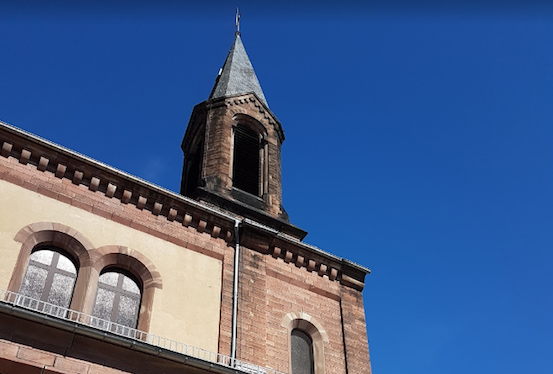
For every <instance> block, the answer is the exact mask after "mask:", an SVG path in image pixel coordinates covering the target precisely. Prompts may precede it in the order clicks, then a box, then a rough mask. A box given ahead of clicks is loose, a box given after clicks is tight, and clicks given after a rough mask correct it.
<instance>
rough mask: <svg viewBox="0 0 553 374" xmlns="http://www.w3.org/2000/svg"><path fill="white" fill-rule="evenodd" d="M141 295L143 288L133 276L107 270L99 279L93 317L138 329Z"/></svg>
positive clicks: (114, 269)
mask: <svg viewBox="0 0 553 374" xmlns="http://www.w3.org/2000/svg"><path fill="white" fill-rule="evenodd" d="M141 295H142V286H141V285H139V282H137V281H136V280H135V279H134V277H133V276H132V275H131V274H129V273H128V272H125V271H122V270H121V269H118V268H107V269H105V270H104V271H102V273H101V274H100V276H99V278H98V290H97V291H96V299H95V301H94V308H93V309H92V315H93V316H94V317H98V318H100V319H102V320H105V321H110V322H115V323H117V324H118V325H122V326H126V327H130V328H136V325H137V321H138V312H139V310H140V301H141ZM104 327H107V326H104Z"/></svg>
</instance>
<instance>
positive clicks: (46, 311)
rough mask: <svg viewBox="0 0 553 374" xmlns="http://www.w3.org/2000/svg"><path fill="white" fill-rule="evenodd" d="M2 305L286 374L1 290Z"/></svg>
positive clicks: (253, 371) (255, 373)
mask: <svg viewBox="0 0 553 374" xmlns="http://www.w3.org/2000/svg"><path fill="white" fill-rule="evenodd" d="M0 302H2V303H4V304H9V305H13V306H15V307H18V308H22V309H27V310H31V311H33V312H36V313H39V314H42V315H47V316H50V317H55V318H58V319H60V320H64V321H69V322H73V323H77V324H80V325H83V326H88V327H92V328H94V329H97V330H100V331H105V332H110V333H112V334H115V335H118V336H122V337H125V338H128V339H132V340H136V341H139V342H141V343H145V344H149V345H152V346H155V347H159V348H163V349H166V350H169V351H172V352H176V353H180V354H183V355H186V356H190V357H194V358H197V359H200V360H204V361H208V362H210V363H217V364H220V365H223V366H226V367H230V368H233V369H237V370H240V371H242V372H245V373H248V374H285V373H282V372H280V371H278V370H275V369H272V368H267V367H261V366H258V365H254V364H251V363H248V362H245V361H241V360H237V359H234V360H233V359H232V358H231V357H230V356H227V355H224V354H221V353H216V352H211V351H208V350H205V349H202V348H197V347H194V346H191V345H188V344H185V343H181V342H177V341H175V340H171V339H167V338H163V337H161V336H157V335H154V334H150V333H147V332H145V331H141V330H137V329H133V328H131V327H127V326H123V325H120V324H117V323H115V322H111V321H108V320H105V319H101V318H98V317H94V316H92V315H89V314H85V313H82V312H77V311H76V310H72V309H69V308H64V307H61V306H57V305H54V304H50V303H47V302H45V301H41V300H38V299H35V298H32V297H29V296H25V295H22V294H19V293H16V292H11V291H6V290H0Z"/></svg>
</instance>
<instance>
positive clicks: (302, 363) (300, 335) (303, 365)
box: [290, 328, 315, 374]
mask: <svg viewBox="0 0 553 374" xmlns="http://www.w3.org/2000/svg"><path fill="white" fill-rule="evenodd" d="M294 343H296V344H294ZM298 344H299V345H300V347H298ZM298 348H300V349H298ZM303 348H306V350H307V352H304V351H303ZM305 356H307V357H305ZM294 364H295V365H294ZM298 366H299V367H298ZM290 373H291V374H299V373H304V374H315V358H314V355H313V339H312V338H311V336H310V335H309V334H308V333H306V332H305V331H303V330H301V329H298V328H295V329H292V331H291V332H290Z"/></svg>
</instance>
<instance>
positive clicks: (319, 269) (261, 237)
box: [0, 121, 370, 290]
mask: <svg viewBox="0 0 553 374" xmlns="http://www.w3.org/2000/svg"><path fill="white" fill-rule="evenodd" d="M0 147H1V148H0V152H1V155H2V156H3V157H5V158H9V157H13V158H15V159H17V160H18V161H19V163H21V164H25V165H33V166H34V167H36V169H37V170H38V171H41V172H45V171H49V172H51V173H53V175H55V176H56V177H57V178H60V179H64V178H65V179H68V180H70V181H71V182H72V183H73V184H75V185H83V186H85V187H87V188H88V189H89V190H90V191H92V192H101V193H103V194H105V196H106V197H107V198H116V199H118V200H120V201H121V203H123V204H132V205H134V206H136V208H137V209H141V210H148V211H151V213H152V214H154V215H158V216H164V217H166V218H167V220H169V221H177V222H180V223H182V225H183V226H191V227H194V228H195V229H196V230H197V231H199V232H207V233H210V234H211V236H212V237H214V238H222V239H225V240H226V241H227V242H231V241H232V240H233V236H234V223H235V222H236V221H240V222H242V223H243V225H242V226H243V229H242V234H241V235H242V236H241V244H243V245H245V246H247V247H249V248H251V249H253V250H256V251H259V252H262V253H265V254H268V255H271V256H272V257H274V258H281V259H282V260H284V261H285V262H286V263H290V264H291V266H293V265H295V266H297V267H300V268H305V269H306V270H307V271H310V272H316V273H317V274H318V275H319V276H321V277H326V278H328V279H329V280H331V281H339V282H340V283H341V284H343V285H345V286H348V287H351V288H354V289H357V290H362V289H363V286H364V278H365V275H366V274H368V273H370V270H369V269H367V268H365V267H363V266H360V265H357V264H355V263H353V262H350V261H348V260H346V259H344V258H340V257H337V256H334V255H332V254H330V253H327V252H325V251H322V250H320V249H319V248H317V247H315V246H311V245H309V244H306V243H304V242H302V241H300V240H298V239H297V238H294V237H292V236H290V235H287V234H285V233H283V232H280V231H278V230H275V229H273V228H271V227H268V226H266V225H263V224H261V223H259V222H256V221H253V220H250V219H244V218H243V217H241V216H239V215H235V214H232V213H230V212H227V211H224V210H219V209H217V208H216V207H213V206H211V205H209V206H208V205H206V204H204V203H200V202H197V201H195V200H192V199H190V198H188V197H185V196H182V195H180V194H177V193H174V192H172V191H169V190H167V189H164V188H162V187H160V186H157V185H155V184H152V183H150V182H147V181H145V180H143V179H140V178H138V177H135V176H133V175H130V174H128V173H125V172H123V171H120V170H118V169H116V168H113V167H111V166H108V165H106V164H104V163H101V162H99V161H96V160H94V159H91V158H89V157H87V156H84V155H81V154H79V153H77V152H74V151H72V150H70V149H67V148H64V147H62V146H59V145H57V144H55V143H52V142H50V141H48V140H45V139H42V138H40V137H38V136H36V135H33V134H30V133H28V132H25V131H23V130H21V129H19V128H16V127H14V126H11V125H9V124H7V123H4V122H1V121H0Z"/></svg>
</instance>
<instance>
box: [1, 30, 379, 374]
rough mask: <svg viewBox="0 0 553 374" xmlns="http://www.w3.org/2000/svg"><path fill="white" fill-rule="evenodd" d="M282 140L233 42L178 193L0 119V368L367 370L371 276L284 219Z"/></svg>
mask: <svg viewBox="0 0 553 374" xmlns="http://www.w3.org/2000/svg"><path fill="white" fill-rule="evenodd" d="M0 115H1V114H0ZM284 139H285V138H284V131H283V127H282V125H281V123H280V122H279V120H278V119H277V117H276V116H275V115H274V114H273V113H272V111H271V110H270V109H269V106H268V104H267V101H266V99H265V96H264V94H263V91H262V89H261V86H260V83H259V81H258V79H257V76H256V74H255V72H254V69H253V67H252V64H251V62H250V59H249V58H248V55H247V53H246V50H245V49H244V45H243V44H242V40H241V35H240V33H239V32H237V33H236V35H235V40H234V43H233V45H232V48H231V49H230V52H229V54H228V56H227V59H226V61H225V63H224V65H223V68H222V69H221V71H220V73H219V75H218V77H217V80H216V82H215V86H214V87H213V89H212V91H211V94H210V96H209V98H208V99H207V100H205V101H203V102H202V103H200V104H198V105H196V106H195V107H194V109H193V111H192V115H191V118H190V121H189V123H188V127H187V128H186V133H185V135H184V139H183V141H182V151H183V155H184V163H183V170H182V183H181V189H180V193H176V192H173V191H169V190H167V189H164V188H161V187H159V186H156V185H155V184H152V183H150V182H148V181H145V180H143V179H140V178H137V177H135V176H133V175H130V174H127V173H125V172H123V171H120V170H118V169H116V168H114V167H111V166H109V165H106V164H104V163H102V162H100V161H96V160H93V159H91V158H89V157H87V156H84V155H82V154H79V153H77V152H75V151H73V150H70V149H67V148H64V147H63V146H60V145H57V144H54V143H52V142H50V141H48V140H45V139H42V138H40V137H38V136H35V135H33V134H30V133H28V132H26V131H24V130H21V129H19V128H17V127H14V126H12V125H9V124H7V123H4V122H0V148H1V149H0V212H1V214H0V259H1V261H0V374H27V373H28V374H31V373H36V374H42V373H44V374H46V373H51V374H54V373H55V374H70V373H71V374H73V373H86V374H100V373H102V374H108V373H109V374H115V373H119V374H121V373H140V374H154V373H155V374H162V373H165V374H172V373H190V374H207V373H220V374H226V373H228V374H230V373H235V374H240V373H247V374H280V373H287V374H368V373H371V365H370V359H369V349H368V341H367V333H366V323H365V312H364V307H363V298H362V290H363V287H364V282H365V276H366V275H367V274H368V273H369V272H370V270H369V269H367V268H366V267H363V266H361V265H358V264H355V263H353V262H351V261H348V260H347V259H344V258H340V257H337V256H334V255H332V254H330V253H328V252H325V251H324V250H321V249H319V248H317V247H315V246H312V245H309V244H307V243H305V242H304V241H303V239H304V237H305V236H306V235H307V233H306V232H305V231H304V230H302V229H300V228H298V227H296V226H294V225H293V224H292V223H291V222H290V217H288V214H287V213H286V210H285V209H284V205H283V201H282V183H281V179H282V178H281V146H282V143H283V142H284ZM175 172H177V171H175Z"/></svg>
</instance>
